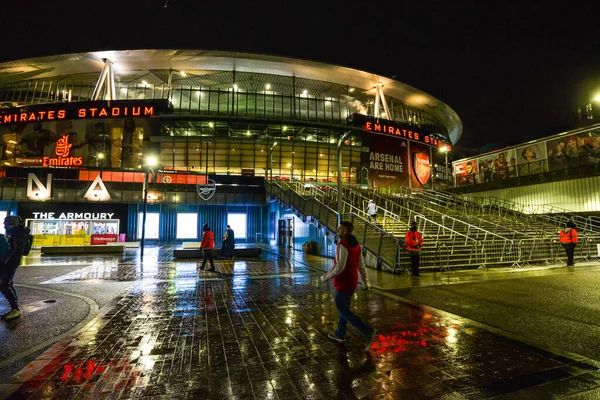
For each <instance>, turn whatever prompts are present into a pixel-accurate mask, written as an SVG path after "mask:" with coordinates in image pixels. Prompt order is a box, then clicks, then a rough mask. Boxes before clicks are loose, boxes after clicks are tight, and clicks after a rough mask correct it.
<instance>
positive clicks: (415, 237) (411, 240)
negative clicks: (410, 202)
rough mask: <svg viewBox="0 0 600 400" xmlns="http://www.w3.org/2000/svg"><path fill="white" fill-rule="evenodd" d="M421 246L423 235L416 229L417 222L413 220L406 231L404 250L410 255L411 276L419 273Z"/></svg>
mask: <svg viewBox="0 0 600 400" xmlns="http://www.w3.org/2000/svg"><path fill="white" fill-rule="evenodd" d="M422 246H423V235H421V232H419V231H418V230H417V223H416V222H415V221H413V222H412V223H411V224H410V229H409V230H408V232H406V250H408V256H409V257H410V269H411V274H412V275H413V276H421V275H420V274H419V263H420V259H421V247H422Z"/></svg>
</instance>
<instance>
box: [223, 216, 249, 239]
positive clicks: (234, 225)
mask: <svg viewBox="0 0 600 400" xmlns="http://www.w3.org/2000/svg"><path fill="white" fill-rule="evenodd" d="M227 225H231V229H233V231H234V232H235V237H236V239H246V237H247V234H246V214H238V213H227Z"/></svg>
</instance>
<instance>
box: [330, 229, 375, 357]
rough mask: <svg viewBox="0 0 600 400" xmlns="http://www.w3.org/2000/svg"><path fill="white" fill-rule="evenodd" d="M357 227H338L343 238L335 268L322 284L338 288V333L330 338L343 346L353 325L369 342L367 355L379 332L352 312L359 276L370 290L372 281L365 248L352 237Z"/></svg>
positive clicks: (337, 247)
mask: <svg viewBox="0 0 600 400" xmlns="http://www.w3.org/2000/svg"><path fill="white" fill-rule="evenodd" d="M353 230H354V226H353V225H352V223H351V222H348V221H342V222H341V223H340V226H339V227H338V230H337V234H338V237H339V238H340V241H339V242H338V244H337V246H336V248H335V258H334V259H333V268H331V269H330V270H329V271H328V272H327V273H326V274H325V275H323V276H322V277H321V282H323V283H324V282H327V281H328V280H330V279H332V278H333V285H334V286H335V292H336V293H335V306H336V308H337V310H338V312H339V313H340V318H339V321H338V326H337V330H336V331H335V332H334V333H329V334H328V335H327V337H328V338H329V339H331V340H334V341H336V342H338V343H343V342H344V341H345V337H346V327H347V324H348V322H350V325H352V326H353V327H355V328H356V329H358V330H359V331H360V332H361V333H362V334H363V337H364V338H365V341H366V346H365V351H369V349H370V348H371V345H372V344H373V340H374V339H375V329H373V328H372V327H371V326H369V325H367V324H366V323H365V322H363V321H362V320H361V319H360V317H358V316H357V315H356V314H354V313H353V312H352V311H350V306H351V302H352V296H353V295H354V291H355V290H356V286H357V284H358V275H359V273H360V276H361V278H362V280H363V282H364V284H365V287H366V289H369V288H370V287H371V285H370V284H369V278H368V277H367V271H366V269H365V263H364V260H363V257H362V246H361V245H359V244H358V240H356V237H355V236H354V235H353V234H352V231H353Z"/></svg>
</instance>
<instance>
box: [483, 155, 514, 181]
mask: <svg viewBox="0 0 600 400" xmlns="http://www.w3.org/2000/svg"><path fill="white" fill-rule="evenodd" d="M477 164H478V165H477V166H478V169H479V170H478V174H477V178H476V180H477V183H485V182H489V181H503V180H505V179H508V178H512V177H514V176H517V157H516V152H515V150H514V149H512V150H507V151H501V152H498V153H494V154H489V155H487V156H484V157H479V158H477Z"/></svg>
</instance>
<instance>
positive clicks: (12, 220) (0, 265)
mask: <svg viewBox="0 0 600 400" xmlns="http://www.w3.org/2000/svg"><path fill="white" fill-rule="evenodd" d="M4 228H5V229H6V238H7V241H8V249H7V252H6V258H4V259H2V260H0V293H2V294H3V295H4V297H6V300H8V303H9V304H10V308H11V310H10V311H9V312H7V313H5V314H2V315H1V316H0V318H2V319H5V320H11V319H15V318H19V317H20V316H21V314H22V313H21V310H19V304H18V298H17V292H16V290H15V287H14V286H13V280H14V278H15V273H16V272H17V268H18V267H19V265H20V264H21V258H22V257H23V252H24V251H25V248H26V247H27V240H28V234H29V228H26V227H25V226H24V225H23V220H22V219H21V217H19V216H16V215H11V216H8V217H6V218H4Z"/></svg>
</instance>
